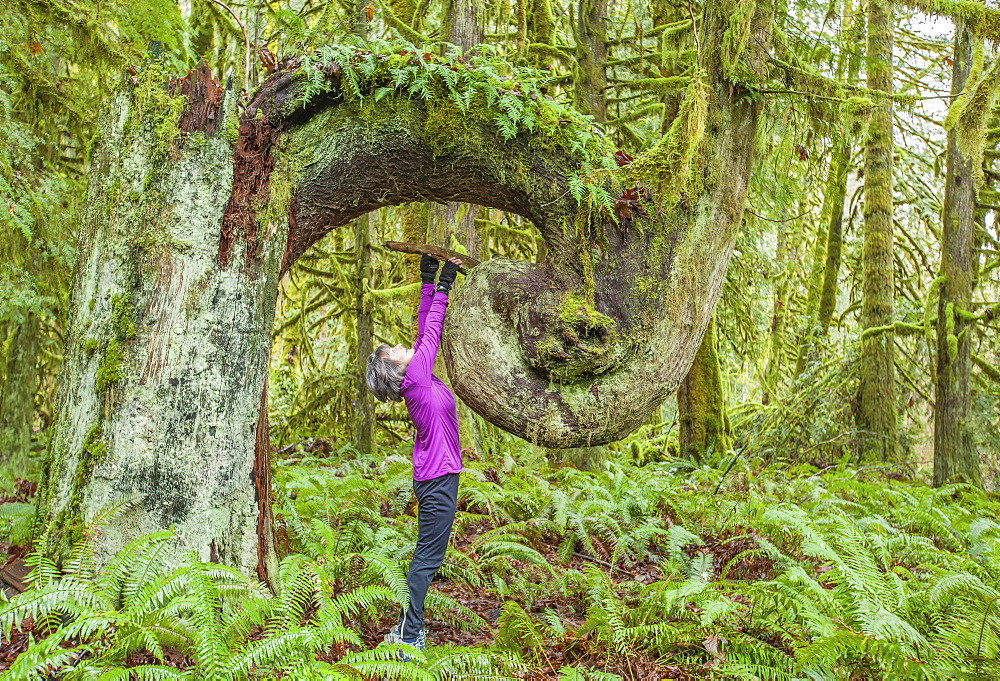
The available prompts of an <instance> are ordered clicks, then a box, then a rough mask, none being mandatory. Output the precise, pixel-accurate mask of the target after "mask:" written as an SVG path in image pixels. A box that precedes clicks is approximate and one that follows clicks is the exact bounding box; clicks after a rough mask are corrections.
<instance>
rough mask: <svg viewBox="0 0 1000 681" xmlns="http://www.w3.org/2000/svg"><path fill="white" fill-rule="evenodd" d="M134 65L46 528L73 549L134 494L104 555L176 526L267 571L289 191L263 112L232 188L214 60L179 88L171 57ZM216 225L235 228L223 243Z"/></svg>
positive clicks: (118, 110) (78, 330)
mask: <svg viewBox="0 0 1000 681" xmlns="http://www.w3.org/2000/svg"><path fill="white" fill-rule="evenodd" d="M139 77H140V79H141V82H140V83H139V85H138V86H137V87H136V88H135V89H134V90H133V91H131V92H120V93H118V94H116V95H115V96H114V97H113V98H112V100H111V101H110V102H109V106H108V109H107V111H106V112H105V114H104V115H103V116H102V117H101V120H100V122H99V142H98V144H97V145H96V147H95V152H94V155H93V170H92V172H91V175H90V184H89V189H88V194H87V206H86V209H85V211H84V216H83V221H82V225H81V229H80V243H79V246H78V261H77V270H76V274H75V283H74V288H73V302H72V309H71V312H70V329H71V333H69V334H67V335H68V338H69V341H68V343H67V347H66V356H65V363H64V368H63V371H62V374H61V377H60V382H59V390H58V397H57V405H56V423H55V430H54V434H53V438H52V442H51V446H50V457H51V460H50V462H49V465H48V466H47V470H46V476H45V479H44V480H43V492H42V513H43V514H44V517H45V520H46V524H47V526H49V527H51V531H50V532H48V533H47V534H46V536H45V537H44V541H45V543H46V544H47V547H48V550H49V552H50V553H51V554H52V555H53V556H55V557H56V558H62V557H65V556H66V555H67V553H68V550H69V548H70V545H71V544H72V543H74V542H75V541H77V540H78V539H79V538H80V537H81V533H82V531H83V529H84V527H85V525H86V524H87V523H90V522H92V521H93V519H94V518H95V517H96V516H97V514H98V512H99V511H100V510H101V509H103V508H106V507H108V506H111V505H116V504H124V505H125V510H124V511H123V512H121V513H120V514H119V515H118V516H117V517H116V518H115V520H114V521H113V522H111V523H109V524H108V526H106V527H104V528H103V530H102V532H101V534H100V536H99V538H98V544H99V547H100V549H101V550H102V552H103V554H104V555H107V554H108V553H110V552H113V551H114V550H116V549H118V548H120V547H121V546H123V545H124V544H126V543H127V542H128V541H130V540H132V539H134V538H135V537H136V536H138V535H139V534H142V533H146V532H151V531H155V530H163V529H167V528H171V527H173V528H174V531H175V537H176V543H177V545H178V548H179V549H180V552H183V551H188V550H190V551H194V552H195V553H197V554H198V555H199V556H200V557H201V558H203V559H213V560H218V561H221V562H224V563H227V564H229V565H234V566H237V567H239V568H241V569H242V570H244V571H245V572H247V573H248V574H258V575H261V576H263V577H267V576H269V575H270V574H272V570H273V566H274V559H275V556H274V554H273V552H272V549H271V547H272V542H271V538H270V532H271V519H270V517H269V512H270V508H269V489H268V486H267V483H268V480H269V474H270V472H269V468H268V467H269V461H268V459H269V452H268V451H267V447H266V441H267V438H266V423H264V422H263V419H262V414H263V415H264V416H266V409H263V408H262V405H263V404H264V401H263V393H264V390H265V377H266V375H267V365H268V359H269V350H270V334H271V326H272V323H273V317H274V309H275V303H276V299H277V285H278V268H279V264H280V262H281V258H282V255H283V253H284V250H285V244H284V241H285V239H284V234H285V232H286V230H287V213H288V201H289V194H288V192H287V191H285V192H282V191H280V187H278V188H276V187H275V183H274V182H272V185H271V186H272V191H271V192H270V193H269V192H268V190H267V183H266V182H263V183H262V182H261V172H265V169H268V164H269V163H270V157H271V155H270V151H269V148H270V144H271V142H272V140H273V138H272V137H271V136H270V135H268V134H266V121H265V122H262V121H248V122H246V123H245V124H244V126H243V129H242V130H241V131H240V136H241V137H242V138H243V139H242V140H241V143H240V150H241V156H242V159H243V160H242V162H241V164H238V165H239V168H238V169H237V172H236V176H237V178H238V180H237V191H236V192H234V191H233V187H234V180H233V178H234V160H233V159H234V155H233V146H232V143H231V142H230V141H229V140H228V139H227V138H226V136H225V135H222V134H216V131H217V130H218V131H219V132H221V131H222V130H223V129H225V122H226V119H227V118H228V117H230V116H234V115H235V103H236V93H235V92H233V91H231V90H230V91H228V92H226V93H225V95H223V93H222V91H221V89H220V88H219V87H218V85H217V84H216V83H214V82H213V81H212V80H211V77H210V75H209V74H207V73H206V72H205V71H202V70H199V71H198V72H197V73H196V74H194V75H193V76H190V77H189V78H188V79H185V80H181V81H174V82H173V84H172V85H171V91H176V92H178V94H168V91H167V90H166V87H165V86H166V83H165V82H164V81H165V80H166V79H165V76H164V75H163V70H162V67H160V66H159V65H158V64H155V63H153V64H150V65H148V66H147V67H146V68H145V69H144V71H143V72H142V73H141V74H140V76H139ZM192 91H193V92H195V93H197V94H192V95H190V96H188V95H186V94H184V93H187V92H192ZM135 93H139V94H135ZM223 96H225V99H226V102H227V103H228V104H227V107H225V108H222V107H221V103H222V102H221V100H222V98H223ZM189 97H190V99H189ZM262 123H263V124H262ZM178 127H180V128H181V129H182V130H185V131H187V132H186V133H185V134H184V135H182V134H181V133H180V131H179V130H178ZM262 131H264V132H262ZM255 133H259V134H255ZM253 167H256V174H255V171H253V170H250V172H249V177H247V171H248V170H249V169H251V168H253ZM258 201H259V202H260V203H259V204H257V203H253V205H259V206H260V214H259V221H258V220H254V219H250V220H244V219H241V218H242V217H243V215H242V214H241V212H240V209H239V207H240V206H242V207H246V206H249V205H251V202H258ZM227 206H228V207H227ZM224 215H225V216H226V217H225V219H224V217H223V216H224ZM220 223H224V224H225V228H224V230H223V231H226V230H227V229H228V230H229V231H230V236H231V237H232V238H222V239H221V242H220ZM258 232H259V234H260V235H262V238H260V239H257V236H258ZM226 244H228V247H227V248H225V249H223V248H221V246H224V245H226ZM220 260H222V261H223V264H220ZM262 431H263V432H264V433H265V435H263V436H262V435H261V432H262ZM260 441H263V443H264V444H265V446H263V447H259V446H258V443H259V442H260ZM261 532H263V533H264V534H263V536H261V534H260V533H261ZM180 552H179V553H178V555H180Z"/></svg>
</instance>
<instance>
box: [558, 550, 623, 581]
mask: <svg viewBox="0 0 1000 681" xmlns="http://www.w3.org/2000/svg"><path fill="white" fill-rule="evenodd" d="M573 555H574V556H576V557H577V558H583V559H584V560H589V561H590V562H592V563H597V564H598V565H603V566H604V567H609V568H611V569H612V570H618V572H620V573H622V574H623V575H628V576H629V577H635V575H634V574H632V573H631V572H629V571H628V570H623V569H622V568H620V567H618V566H617V565H615V564H614V563H609V562H608V561H606V560H601V559H600V558H594V557H593V556H588V555H587V554H585V553H578V552H577V551H574V552H573Z"/></svg>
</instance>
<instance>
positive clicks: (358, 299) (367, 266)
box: [351, 214, 375, 454]
mask: <svg viewBox="0 0 1000 681" xmlns="http://www.w3.org/2000/svg"><path fill="white" fill-rule="evenodd" d="M369 222H370V218H369V215H368V214H365V215H362V216H361V217H359V218H358V219H357V220H355V221H354V257H355V263H356V264H355V268H356V274H355V282H357V291H356V292H355V297H354V312H355V332H356V333H355V337H354V342H355V346H354V372H355V383H354V386H355V392H354V428H353V434H352V437H351V444H353V445H354V449H356V450H357V451H359V452H361V453H362V454H371V453H372V452H374V451H375V401H374V400H373V399H372V395H371V393H370V392H369V391H368V386H367V385H366V384H365V366H366V364H365V362H366V360H367V359H368V355H370V354H371V353H372V350H374V349H375V347H374V345H375V340H374V338H375V330H374V325H373V323H372V313H371V310H369V309H368V308H367V307H366V306H365V282H366V281H367V282H370V280H371V262H372V249H371V242H370V238H369V237H370V234H369V227H370V225H369Z"/></svg>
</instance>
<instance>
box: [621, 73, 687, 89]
mask: <svg viewBox="0 0 1000 681" xmlns="http://www.w3.org/2000/svg"><path fill="white" fill-rule="evenodd" d="M690 84H691V76H669V77H666V78H639V79H637V80H632V81H628V86H629V87H630V88H635V89H643V90H652V91H654V92H664V91H667V90H679V89H680V88H684V87H687V86H688V85H690Z"/></svg>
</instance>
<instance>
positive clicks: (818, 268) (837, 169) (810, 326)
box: [795, 0, 863, 374]
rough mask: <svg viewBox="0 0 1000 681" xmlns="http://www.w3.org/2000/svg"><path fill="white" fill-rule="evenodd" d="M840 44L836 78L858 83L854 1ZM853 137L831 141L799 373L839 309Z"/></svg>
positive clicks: (840, 134) (847, 8) (846, 6)
mask: <svg viewBox="0 0 1000 681" xmlns="http://www.w3.org/2000/svg"><path fill="white" fill-rule="evenodd" d="M841 17H842V18H841V30H840V35H839V41H840V46H841V55H840V57H839V59H838V61H837V77H838V78H844V77H845V74H846V78H847V82H848V83H851V84H853V83H856V82H857V78H858V72H859V70H860V68H861V58H860V56H859V55H858V53H857V50H851V49H849V47H850V43H851V42H852V41H853V40H854V39H855V38H856V35H855V34H856V33H857V32H858V29H859V28H860V27H861V26H863V23H862V21H861V17H860V8H858V7H855V5H854V3H853V2H852V0H846V1H845V2H844V3H843V7H842V15H841ZM850 139H851V134H850V132H848V131H844V130H837V131H836V132H835V133H834V135H833V138H832V139H831V140H830V147H831V154H830V169H829V172H828V173H827V178H826V190H825V192H824V195H823V208H822V211H821V212H820V216H821V218H822V219H823V220H824V221H825V224H824V225H823V226H825V230H824V234H823V235H822V236H819V237H817V239H816V248H815V250H814V252H813V253H814V255H813V273H812V276H811V277H810V280H809V291H808V301H807V305H806V309H807V319H806V329H805V333H803V334H802V342H801V343H800V344H799V357H798V362H797V363H796V371H795V373H796V374H801V373H802V372H803V371H805V368H806V364H807V363H808V362H809V361H810V360H811V359H813V358H814V357H813V356H814V355H815V354H816V351H817V349H818V347H819V345H818V342H817V341H818V340H819V338H820V337H823V336H825V335H826V332H827V330H828V329H829V328H830V322H831V321H832V319H833V313H834V311H835V310H836V307H837V283H838V279H839V277H840V262H841V250H842V247H843V222H844V200H845V198H846V197H847V170H848V166H849V165H850V162H851V142H850Z"/></svg>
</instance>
